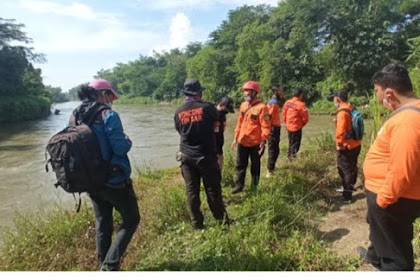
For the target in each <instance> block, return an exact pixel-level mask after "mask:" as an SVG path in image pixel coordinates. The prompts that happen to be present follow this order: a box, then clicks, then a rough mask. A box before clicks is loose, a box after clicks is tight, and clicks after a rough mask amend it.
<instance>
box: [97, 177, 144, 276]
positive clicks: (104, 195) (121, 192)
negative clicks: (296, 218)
mask: <svg viewBox="0 0 420 280" xmlns="http://www.w3.org/2000/svg"><path fill="white" fill-rule="evenodd" d="M89 196H90V198H91V200H92V204H93V210H94V211H95V218H96V221H95V229H96V249H97V253H98V260H99V261H100V263H101V266H102V269H103V270H119V266H120V260H121V257H122V255H123V254H124V252H125V250H126V249H127V246H128V243H129V242H130V240H131V238H132V237H133V234H134V232H135V231H136V229H137V226H138V224H139V222H140V213H139V208H138V205H137V198H136V195H135V193H134V190H133V187H132V185H131V182H129V183H127V186H126V187H125V188H123V189H111V188H106V189H105V190H103V191H101V192H98V193H94V194H89ZM114 208H115V210H117V211H118V212H119V213H120V215H121V218H122V224H121V226H120V228H119V230H118V232H117V234H116V236H115V239H114V242H112V233H113V230H114V225H113V216H112V211H113V209H114Z"/></svg>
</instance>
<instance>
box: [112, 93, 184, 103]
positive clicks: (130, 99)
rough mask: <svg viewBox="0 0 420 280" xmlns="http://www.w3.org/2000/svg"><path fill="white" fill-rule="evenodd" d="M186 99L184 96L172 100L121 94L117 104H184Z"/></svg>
mask: <svg viewBox="0 0 420 280" xmlns="http://www.w3.org/2000/svg"><path fill="white" fill-rule="evenodd" d="M183 101H184V99H183V98H179V99H174V100H172V101H171V102H167V101H159V100H156V99H154V98H153V97H144V96H124V95H121V96H120V98H118V100H116V101H115V104H124V105H149V104H163V105H167V104H175V105H176V104H182V102H183Z"/></svg>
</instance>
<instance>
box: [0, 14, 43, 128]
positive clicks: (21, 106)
mask: <svg viewBox="0 0 420 280" xmlns="http://www.w3.org/2000/svg"><path fill="white" fill-rule="evenodd" d="M23 27H24V25H23V24H17V23H15V21H14V20H9V19H3V18H0V97H1V98H2V100H1V103H0V106H1V107H2V110H1V111H0V121H15V120H26V119H33V118H36V117H39V116H44V115H48V114H49V112H50V108H49V103H50V99H51V95H50V92H49V91H48V90H46V88H45V86H44V84H43V83H42V77H41V70H40V69H37V68H35V67H34V65H33V64H32V63H33V62H43V61H45V58H44V56H43V55H40V54H36V53H34V52H33V50H32V49H31V48H28V47H26V46H25V45H26V44H28V43H30V42H31V39H30V38H28V37H27V35H26V33H25V32H23V31H22V28H23Z"/></svg>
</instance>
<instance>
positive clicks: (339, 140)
mask: <svg viewBox="0 0 420 280" xmlns="http://www.w3.org/2000/svg"><path fill="white" fill-rule="evenodd" d="M349 121H350V115H349V113H347V112H346V111H340V112H338V113H337V126H336V128H335V139H336V144H337V150H344V149H345V147H344V146H343V145H344V140H345V139H346V134H347V131H346V124H347V123H348V122H349Z"/></svg>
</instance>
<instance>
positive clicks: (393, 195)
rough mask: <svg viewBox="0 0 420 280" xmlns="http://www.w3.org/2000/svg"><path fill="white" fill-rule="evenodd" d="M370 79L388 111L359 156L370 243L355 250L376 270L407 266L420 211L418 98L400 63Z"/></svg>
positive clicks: (419, 121) (387, 67)
mask: <svg viewBox="0 0 420 280" xmlns="http://www.w3.org/2000/svg"><path fill="white" fill-rule="evenodd" d="M372 80H373V84H374V87H375V92H376V97H377V99H378V101H379V102H380V103H381V104H382V105H383V106H384V107H385V108H387V109H390V110H392V111H394V112H393V113H392V114H391V116H390V117H389V118H388V120H387V121H386V122H385V123H384V125H383V126H382V127H381V129H380V130H379V132H378V135H377V137H376V139H375V141H374V142H373V144H372V146H371V147H370V149H369V152H368V153H367V155H366V159H365V162H364V166H363V172H364V175H365V188H366V189H367V190H366V195H367V208H368V209H367V218H368V223H369V228H370V234H369V239H370V241H371V246H370V247H369V248H368V250H366V249H364V248H362V247H359V248H358V250H359V253H360V254H361V255H362V256H363V257H364V259H365V260H366V261H368V262H370V263H371V264H372V265H373V266H375V267H376V268H378V269H379V270H413V269H414V258H413V246H412V243H411V241H412V239H413V222H414V221H415V220H416V218H417V217H419V216H420V188H419V186H420V164H419V162H420V100H419V99H418V98H417V96H416V95H415V93H414V92H413V86H412V84H411V80H410V77H409V75H408V71H407V69H406V68H405V67H404V66H403V65H401V64H396V63H392V64H389V65H387V66H385V67H384V68H383V69H381V70H379V71H378V72H376V73H375V75H374V76H373V79H372Z"/></svg>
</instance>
